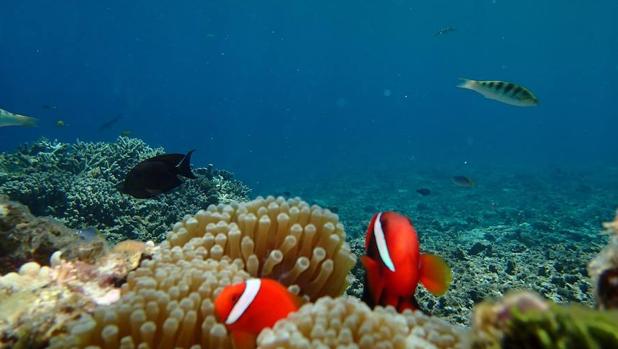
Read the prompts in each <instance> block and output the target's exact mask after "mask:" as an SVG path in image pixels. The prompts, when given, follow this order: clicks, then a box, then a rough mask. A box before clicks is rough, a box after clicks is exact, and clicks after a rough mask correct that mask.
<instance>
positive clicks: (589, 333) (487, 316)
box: [472, 292, 618, 349]
mask: <svg viewBox="0 0 618 349" xmlns="http://www.w3.org/2000/svg"><path fill="white" fill-rule="evenodd" d="M473 339H474V341H473V345H472V348H473V349H499V348H522V349H551V348H561V349H604V348H618V311H599V310H593V309H591V308H588V307H585V306H583V305H580V304H574V305H556V304H553V303H551V302H548V301H546V300H544V299H542V298H541V297H540V296H538V295H536V294H533V293H528V292H518V293H513V294H509V295H507V296H505V297H504V299H503V300H501V301H500V302H498V303H492V302H484V303H481V304H480V305H478V306H477V308H476V310H475V314H474V335H473Z"/></svg>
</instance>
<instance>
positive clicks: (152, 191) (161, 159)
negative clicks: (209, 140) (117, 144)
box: [119, 150, 196, 199]
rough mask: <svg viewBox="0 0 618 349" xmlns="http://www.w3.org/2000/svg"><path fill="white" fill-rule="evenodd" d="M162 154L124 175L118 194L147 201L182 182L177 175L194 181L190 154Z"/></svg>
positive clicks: (141, 163) (143, 162)
mask: <svg viewBox="0 0 618 349" xmlns="http://www.w3.org/2000/svg"><path fill="white" fill-rule="evenodd" d="M192 153H193V150H191V151H189V152H188V153H187V155H184V154H163V155H157V156H155V157H152V158H150V159H146V160H144V161H142V162H140V163H139V164H137V165H136V166H135V167H133V169H131V171H129V173H128V174H127V175H126V177H125V179H124V182H123V183H121V185H120V188H119V190H120V192H122V193H124V194H129V195H131V196H133V197H135V198H138V199H148V198H152V197H155V196H157V195H159V194H162V193H167V192H169V191H170V190H172V189H174V188H176V187H177V186H179V185H180V184H182V182H181V181H180V179H179V178H178V175H180V176H183V177H187V178H191V179H195V178H196V177H195V175H194V174H193V173H192V172H191V154H192Z"/></svg>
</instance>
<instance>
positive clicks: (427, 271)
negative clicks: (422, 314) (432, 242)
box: [420, 254, 452, 296]
mask: <svg viewBox="0 0 618 349" xmlns="http://www.w3.org/2000/svg"><path fill="white" fill-rule="evenodd" d="M420 264H421V268H420V274H421V275H420V276H421V278H420V280H421V283H422V284H423V286H425V288H426V289H427V291H429V292H431V293H432V294H433V295H434V296H441V295H443V294H444V293H445V292H446V290H447V289H448V286H449V285H450V283H451V279H452V275H451V269H450V268H449V267H448V265H447V264H446V262H445V261H444V259H442V258H440V257H438V256H436V255H432V254H421V263H420Z"/></svg>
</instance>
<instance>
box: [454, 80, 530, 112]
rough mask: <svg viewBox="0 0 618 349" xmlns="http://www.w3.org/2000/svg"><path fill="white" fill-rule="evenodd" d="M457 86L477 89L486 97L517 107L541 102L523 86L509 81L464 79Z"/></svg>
mask: <svg viewBox="0 0 618 349" xmlns="http://www.w3.org/2000/svg"><path fill="white" fill-rule="evenodd" d="M462 80H463V82H462V83H461V84H459V85H457V87H461V88H465V89H468V90H472V91H476V92H478V93H480V94H482V95H483V96H484V97H485V98H488V99H493V100H496V101H498V102H502V103H506V104H510V105H514V106H517V107H533V106H535V105H538V104H539V100H538V99H537V98H536V96H535V95H534V94H533V93H532V91H530V90H528V89H527V88H525V87H523V86H519V85H516V84H514V83H512V82H507V81H485V80H471V79H463V78H462Z"/></svg>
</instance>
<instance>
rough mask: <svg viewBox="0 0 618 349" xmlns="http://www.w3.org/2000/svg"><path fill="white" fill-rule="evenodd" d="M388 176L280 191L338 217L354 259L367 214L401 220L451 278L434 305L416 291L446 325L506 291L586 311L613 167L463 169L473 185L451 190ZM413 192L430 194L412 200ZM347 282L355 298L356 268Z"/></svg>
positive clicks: (439, 177) (438, 176) (359, 276)
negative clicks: (392, 214) (391, 214)
mask: <svg viewBox="0 0 618 349" xmlns="http://www.w3.org/2000/svg"><path fill="white" fill-rule="evenodd" d="M393 173H397V174H392V173H391V174H386V175H372V174H363V175H360V176H359V175H357V176H351V175H345V174H344V175H338V176H334V177H329V178H319V179H316V178H313V179H312V180H309V181H307V183H308V184H307V185H303V184H302V182H299V183H294V184H292V185H288V186H282V187H280V188H279V190H281V191H286V192H290V193H291V194H293V195H300V196H302V197H304V198H306V199H307V200H308V201H310V202H315V203H318V204H320V205H322V206H324V207H329V208H331V209H332V210H334V211H337V212H338V214H339V215H340V216H341V217H342V221H343V223H344V224H345V225H346V228H347V231H348V234H349V235H350V243H351V246H352V249H353V250H354V251H355V253H357V254H358V255H361V254H362V253H363V251H364V237H365V231H366V229H367V224H368V222H369V220H370V218H371V216H372V215H373V214H374V213H376V212H378V211H385V210H394V211H398V212H401V213H404V214H406V215H408V216H409V217H410V218H411V219H412V221H413V222H414V225H415V227H416V229H417V231H418V233H419V238H420V240H421V250H423V251H427V252H431V253H435V254H438V255H440V256H442V257H444V258H445V259H446V260H447V262H448V263H449V265H450V266H451V269H452V271H453V283H452V285H451V287H450V289H449V291H448V292H447V293H446V295H444V296H443V297H439V298H436V297H433V296H431V295H430V294H429V293H427V292H426V291H425V290H424V289H423V287H422V286H419V288H418V290H417V298H418V300H419V303H420V305H421V307H422V309H423V310H425V311H427V312H429V313H431V314H434V315H436V316H439V317H442V318H445V319H448V320H449V321H451V322H453V323H459V324H464V325H469V324H470V321H471V316H470V314H471V312H472V309H473V306H474V305H475V304H477V303H479V302H481V301H482V300H483V299H487V298H498V297H501V296H503V295H504V294H505V293H506V291H508V290H514V289H528V290H534V291H536V292H538V293H539V294H541V295H543V296H545V297H547V298H548V299H551V300H553V301H555V302H558V303H567V302H578V303H583V304H587V305H592V304H593V296H592V287H591V284H590V278H589V277H588V273H587V271H586V261H589V260H590V259H591V258H592V257H593V256H594V255H596V254H597V253H598V252H599V250H600V249H601V248H602V247H603V246H604V245H605V244H606V243H607V236H606V235H603V234H601V233H600V232H601V222H603V221H604V220H607V219H608V217H612V215H613V208H614V206H615V203H617V202H618V190H617V189H616V188H618V168H603V169H602V170H599V169H588V170H580V171H566V170H560V169H555V168H554V169H546V170H535V171H532V170H526V169H523V170H522V169H515V170H509V169H498V170H496V169H493V170H491V171H481V170H476V171H472V170H470V171H466V173H465V174H466V175H469V176H470V177H471V178H472V179H473V180H475V181H476V182H477V185H476V186H475V187H472V188H465V187H458V186H456V185H455V184H454V183H453V182H452V181H451V177H452V176H453V175H459V174H461V173H457V172H456V171H452V170H449V169H434V170H426V171H422V170H420V171H419V170H414V171H393ZM419 188H428V189H430V190H431V193H430V194H429V195H427V196H423V195H420V194H419V193H417V192H416V190H417V189H419ZM354 275H355V276H356V279H355V281H354V284H353V286H352V287H350V288H349V291H348V293H349V294H352V295H355V296H361V295H362V290H363V270H362V267H361V266H360V264H359V265H357V266H356V268H355V269H354Z"/></svg>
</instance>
